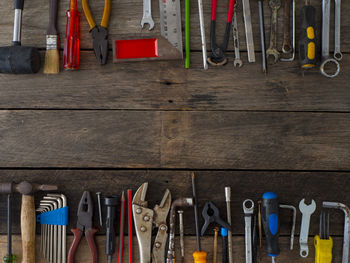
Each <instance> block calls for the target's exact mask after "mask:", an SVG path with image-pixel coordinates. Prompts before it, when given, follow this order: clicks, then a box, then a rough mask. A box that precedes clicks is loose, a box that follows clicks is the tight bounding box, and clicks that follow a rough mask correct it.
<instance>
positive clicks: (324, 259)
mask: <svg viewBox="0 0 350 263" xmlns="http://www.w3.org/2000/svg"><path fill="white" fill-rule="evenodd" d="M314 244H315V263H331V262H332V249H333V239H332V238H331V237H330V236H329V214H328V216H327V220H326V216H325V213H324V212H321V215H320V234H319V235H316V236H315V239H314Z"/></svg>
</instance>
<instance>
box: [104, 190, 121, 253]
mask: <svg viewBox="0 0 350 263" xmlns="http://www.w3.org/2000/svg"><path fill="white" fill-rule="evenodd" d="M117 203H118V199H117V197H116V196H109V197H106V198H105V205H106V206H107V216H106V255H113V254H114V252H115V245H116V237H115V235H116V233H117V231H116V228H115V225H116V222H115V220H116V207H117Z"/></svg>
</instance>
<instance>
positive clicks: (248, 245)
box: [243, 199, 254, 263]
mask: <svg viewBox="0 0 350 263" xmlns="http://www.w3.org/2000/svg"><path fill="white" fill-rule="evenodd" d="M243 212H244V221H245V262H246V263H252V262H253V253H252V252H253V251H252V216H253V213H254V202H253V200H250V199H247V200H245V201H244V202H243Z"/></svg>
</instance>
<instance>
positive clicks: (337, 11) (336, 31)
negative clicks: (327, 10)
mask: <svg viewBox="0 0 350 263" xmlns="http://www.w3.org/2000/svg"><path fill="white" fill-rule="evenodd" d="M334 11H335V15H334V58H335V59H336V60H338V61H340V60H341V59H342V58H343V54H342V53H341V52H340V13H341V12H340V11H341V0H335V7H334Z"/></svg>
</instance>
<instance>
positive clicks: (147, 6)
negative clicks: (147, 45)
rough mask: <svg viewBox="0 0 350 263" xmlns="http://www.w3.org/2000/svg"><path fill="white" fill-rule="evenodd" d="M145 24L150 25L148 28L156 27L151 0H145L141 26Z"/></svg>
mask: <svg viewBox="0 0 350 263" xmlns="http://www.w3.org/2000/svg"><path fill="white" fill-rule="evenodd" d="M145 24H148V25H149V28H148V30H152V29H153V27H154V21H153V18H152V8H151V0H143V16H142V20H141V27H142V28H143V27H144V26H145Z"/></svg>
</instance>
